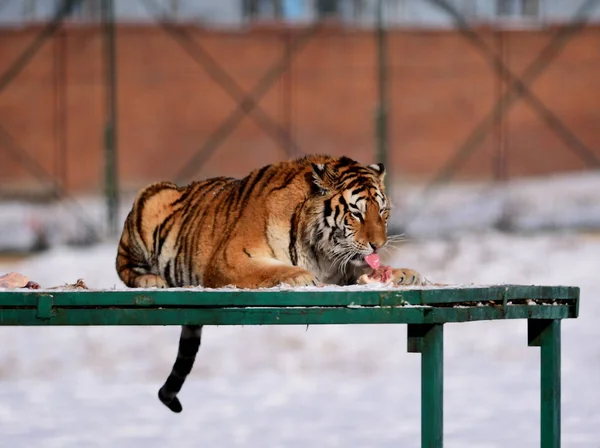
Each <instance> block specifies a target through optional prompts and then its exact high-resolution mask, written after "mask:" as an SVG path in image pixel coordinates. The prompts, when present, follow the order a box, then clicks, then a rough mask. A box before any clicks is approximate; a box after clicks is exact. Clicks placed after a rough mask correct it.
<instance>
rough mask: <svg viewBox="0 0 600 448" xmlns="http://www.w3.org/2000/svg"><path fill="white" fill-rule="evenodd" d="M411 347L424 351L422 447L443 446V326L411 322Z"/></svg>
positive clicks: (422, 365)
mask: <svg viewBox="0 0 600 448" xmlns="http://www.w3.org/2000/svg"><path fill="white" fill-rule="evenodd" d="M407 342H408V351H409V352H410V353H421V447H422V448H441V447H442V446H443V443H444V442H443V435H444V327H443V324H409V325H408V340H407Z"/></svg>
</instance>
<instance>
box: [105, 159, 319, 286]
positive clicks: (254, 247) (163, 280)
mask: <svg viewBox="0 0 600 448" xmlns="http://www.w3.org/2000/svg"><path fill="white" fill-rule="evenodd" d="M325 160H327V158H325V157H322V156H318V157H312V158H306V159H301V161H291V162H282V163H280V164H275V165H268V166H265V167H263V168H261V169H259V170H255V171H253V172H252V173H250V174H249V175H248V176H247V177H245V178H244V179H241V180H236V179H232V178H225V177H220V178H213V179H208V180H205V181H202V182H195V183H193V184H191V185H189V186H187V187H177V186H176V185H174V184H172V183H169V182H162V183H156V184H152V185H150V186H148V187H146V188H145V189H143V190H142V191H141V192H140V193H139V194H138V197H137V198H136V200H135V203H134V205H133V207H132V210H131V212H130V214H129V215H128V217H127V219H126V222H125V226H124V229H123V233H122V236H121V242H120V245H119V251H118V255H117V272H118V273H119V276H120V278H121V279H122V280H123V282H124V283H125V284H126V285H128V286H130V287H153V286H158V287H165V286H189V285H202V286H206V287H220V286H226V285H228V284H233V285H236V286H239V287H260V286H272V285H273V280H280V281H285V280H289V281H291V282H292V283H293V284H295V283H296V282H295V281H294V273H296V274H298V275H300V276H301V277H302V276H306V272H304V271H300V270H298V269H296V270H295V272H293V271H294V270H292V271H290V269H289V267H290V266H292V265H293V263H294V261H295V260H293V259H292V258H294V256H293V252H294V250H293V248H292V255H290V235H291V234H293V232H294V231H295V230H296V229H292V226H294V225H297V224H298V222H293V221H292V219H291V218H292V215H293V214H294V211H296V206H297V204H298V203H302V201H304V200H305V199H306V197H307V196H308V195H309V194H310V184H307V182H306V179H305V177H306V174H307V173H308V171H309V169H310V166H311V163H313V162H316V161H320V162H323V161H325ZM296 221H298V219H296ZM292 238H293V235H292ZM276 261H279V262H281V263H282V264H286V265H287V266H286V268H287V269H283V270H281V269H280V271H288V272H287V275H286V273H285V272H279V273H278V274H277V273H275V271H277V270H276V269H273V266H274V265H275V264H276V263H275V262H276ZM261 263H262V264H263V265H264V264H270V265H271V267H272V269H269V271H270V272H269V273H267V274H264V273H261V272H260V271H262V269H253V266H254V267H256V265H257V264H261ZM242 268H244V270H245V272H240V271H241V269H242ZM307 283H309V284H310V283H314V281H313V280H312V279H311V280H310V281H307Z"/></svg>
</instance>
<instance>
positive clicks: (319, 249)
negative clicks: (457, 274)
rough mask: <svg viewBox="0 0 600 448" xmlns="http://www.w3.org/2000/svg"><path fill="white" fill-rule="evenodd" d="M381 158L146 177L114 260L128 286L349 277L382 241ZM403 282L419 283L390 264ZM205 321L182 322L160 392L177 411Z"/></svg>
mask: <svg viewBox="0 0 600 448" xmlns="http://www.w3.org/2000/svg"><path fill="white" fill-rule="evenodd" d="M384 176H385V168H384V166H383V165H382V164H374V165H369V166H365V165H361V164H360V163H358V162H356V161H354V160H352V159H349V158H347V157H339V158H333V157H329V156H324V155H312V156H306V157H303V158H299V159H295V160H290V161H286V162H281V163H276V164H272V165H267V166H264V167H262V168H260V169H257V170H254V171H252V172H251V173H250V174H249V175H248V176H246V177H245V178H243V179H233V178H226V177H216V178H212V179H207V180H203V181H198V182H194V183H192V184H190V185H187V186H184V187H179V186H177V185H175V184H173V183H170V182H161V183H155V184H152V185H149V186H148V187H146V188H144V189H143V190H142V191H141V192H140V193H139V194H138V196H137V198H136V200H135V202H134V204H133V207H132V209H131V211H130V213H129V215H128V216H127V219H126V221H125V224H124V228H123V233H122V235H121V240H120V242H119V248H118V254H117V259H116V268H117V272H118V274H119V277H120V278H121V279H122V281H123V282H124V283H125V284H126V285H127V286H130V287H179V286H195V285H202V286H204V287H208V288H218V287H223V286H228V285H233V286H236V287H239V288H258V287H272V286H277V285H279V284H281V283H285V284H289V285H292V286H305V285H316V284H337V285H349V284H355V283H356V280H357V279H358V277H359V276H360V275H362V274H364V273H365V272H366V271H367V270H368V266H367V264H366V263H365V261H364V256H365V255H368V254H371V253H373V252H374V251H377V250H378V249H379V248H381V247H382V246H384V245H385V244H386V242H387V221H388V218H389V207H390V203H389V199H388V197H387V195H386V193H385V187H384V184H383V179H384ZM394 276H395V278H396V279H397V280H398V279H399V280H401V283H403V284H416V283H419V282H420V281H421V280H420V276H419V274H418V273H417V272H415V271H413V270H410V269H395V270H394ZM201 332H202V327H200V326H186V327H184V328H183V329H182V333H181V338H180V343H179V353H178V357H177V360H176V362H175V365H174V366H173V370H172V372H171V375H170V376H169V378H168V379H167V381H166V383H165V385H164V386H163V387H162V388H161V390H160V391H159V398H160V399H161V401H162V402H163V403H164V404H165V405H167V406H168V407H169V408H170V409H171V410H173V411H174V412H180V411H181V404H180V403H179V400H178V398H177V396H176V395H177V393H178V392H179V390H180V389H181V386H182V385H183V382H184V381H185V377H186V376H187V375H188V374H189V372H190V371H191V368H192V366H193V363H194V359H195V356H196V352H197V350H198V348H199V345H200V336H201Z"/></svg>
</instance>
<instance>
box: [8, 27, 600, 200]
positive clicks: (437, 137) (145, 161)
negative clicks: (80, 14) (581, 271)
mask: <svg viewBox="0 0 600 448" xmlns="http://www.w3.org/2000/svg"><path fill="white" fill-rule="evenodd" d="M187 31H188V32H189V33H191V34H192V35H193V36H194V38H195V39H196V40H197V42H198V43H199V44H200V45H201V46H202V48H203V49H204V50H205V51H206V54H207V55H209V56H210V57H211V58H213V59H214V60H215V61H216V62H217V63H218V64H219V65H220V66H221V67H222V68H223V69H224V70H225V71H226V72H227V73H228V74H229V75H230V76H231V78H232V79H233V80H234V81H235V83H237V84H239V86H240V87H241V88H242V89H244V90H245V91H247V90H250V89H251V88H252V87H253V86H254V85H255V84H256V83H257V82H258V80H259V79H261V77H262V76H263V75H264V73H266V72H267V71H268V70H269V69H270V68H271V66H272V65H273V64H274V63H275V62H276V61H278V60H280V59H281V58H282V57H283V55H284V52H285V49H286V46H285V42H286V39H290V38H292V37H293V36H292V34H294V33H297V32H301V31H294V32H292V31H289V30H287V31H286V30H278V29H262V30H253V31H248V32H223V31H221V32H219V31H206V30H198V29H192V28H190V29H188V30H187ZM38 32H39V28H28V29H23V30H2V31H1V32H0V73H1V72H4V71H5V70H7V69H8V67H9V66H10V64H11V62H12V61H14V60H15V58H16V57H17V56H18V55H19V54H20V52H21V51H22V50H23V49H24V48H25V46H26V44H27V43H28V42H30V41H31V39H32V38H33V36H34V35H35V34H36V33H38ZM479 32H480V33H481V35H482V36H483V37H484V39H485V41H486V42H487V43H488V44H489V45H490V46H492V47H494V48H496V49H497V50H498V51H499V52H501V53H502V55H503V58H504V60H505V62H506V63H507V64H508V65H509V67H510V68H511V70H512V71H513V72H515V73H517V74H520V73H522V72H523V70H524V69H525V67H526V66H527V65H528V64H529V63H530V62H531V61H532V60H533V59H535V58H536V57H537V55H538V53H539V51H540V50H541V48H542V47H544V46H545V45H546V44H547V42H548V41H549V38H550V37H551V35H552V34H553V33H555V32H556V30H552V29H549V30H542V31H540V30H538V31H535V30H531V31H510V32H505V33H504V34H502V35H499V34H494V33H493V32H492V31H490V30H485V29H484V30H479ZM117 42H118V43H117V45H118V55H117V66H118V116H119V123H118V126H119V132H118V143H119V174H120V178H121V184H122V186H123V188H124V189H131V188H138V187H139V186H140V185H142V184H144V183H147V182H150V181H153V180H158V179H174V178H175V176H176V175H177V173H178V172H180V170H181V169H182V168H183V167H184V166H186V164H187V163H188V161H189V160H190V159H191V158H192V156H193V154H194V153H195V152H196V151H197V150H198V149H199V148H200V147H202V145H203V144H204V143H205V142H206V141H207V140H208V138H209V136H210V135H211V134H212V133H214V132H215V131H216V130H217V128H218V127H219V126H220V125H221V124H222V122H223V120H224V119H225V118H226V117H227V116H228V115H229V114H231V113H232V111H233V110H234V109H235V107H236V102H235V101H234V100H233V99H232V98H231V97H230V96H229V95H228V94H227V93H226V91H225V90H224V89H223V88H222V87H221V86H220V85H219V84H218V83H216V82H215V81H214V80H213V79H212V78H211V76H210V74H209V72H207V70H206V69H204V68H203V67H202V66H201V65H199V64H198V63H197V62H195V61H194V60H193V59H192V58H191V57H190V55H189V54H187V53H186V52H185V51H184V50H183V49H182V47H181V46H180V45H178V44H177V42H176V41H174V40H173V39H172V38H171V37H170V36H168V35H167V34H166V33H165V32H164V31H162V30H161V29H159V28H156V27H146V26H121V27H119V28H118V35H117ZM102 44H103V41H102V35H101V31H100V29H98V28H80V27H79V28H77V27H71V28H66V29H63V30H62V31H61V32H60V33H59V34H58V35H57V36H56V37H54V38H52V39H49V40H48V41H46V43H45V44H44V46H43V48H42V49H41V50H40V51H39V52H38V54H37V55H36V56H35V57H34V58H33V60H32V61H31V62H30V63H29V64H28V65H27V66H26V67H25V69H24V70H23V71H22V72H21V73H20V74H19V75H18V76H17V77H16V78H15V79H14V80H13V82H12V83H11V84H9V85H8V86H7V87H6V88H5V89H4V90H3V91H2V92H0V126H2V127H3V128H4V129H6V130H7V131H8V132H9V134H10V135H11V136H12V137H13V138H14V141H15V142H16V144H17V145H18V146H19V147H21V148H22V150H23V151H25V152H26V154H27V157H28V158H31V159H32V160H35V163H37V164H38V165H39V166H41V167H43V169H44V170H45V171H46V172H47V173H48V174H49V175H50V178H54V179H57V180H58V181H59V182H60V183H63V184H64V185H65V186H66V187H67V188H68V189H69V190H70V191H76V192H94V191H99V189H101V188H102V184H103V170H104V165H103V141H102V139H103V117H104V108H105V101H104V100H105V90H104V87H103V85H104V78H103V76H104V75H103V71H102V67H103V53H102ZM598 48H600V29H599V28H594V27H590V28H587V29H585V30H584V31H583V32H582V33H580V34H579V35H577V36H576V37H575V38H574V39H573V40H571V41H570V42H569V43H568V44H567V45H566V46H565V48H564V49H563V50H562V51H561V52H560V53H559V54H558V56H557V57H556V58H555V60H554V61H553V62H551V63H550V65H549V66H548V69H547V70H546V71H545V72H544V73H542V74H541V76H540V77H539V79H538V80H537V81H536V82H535V83H534V84H533V86H532V91H533V92H534V93H535V94H536V95H537V96H538V98H540V99H541V101H543V103H544V104H545V105H546V106H547V107H548V108H549V109H550V110H552V111H553V112H554V113H555V114H556V115H557V116H558V117H559V118H560V119H561V120H562V121H563V122H564V123H565V124H566V125H567V126H568V127H569V128H570V129H571V130H572V131H573V132H574V133H575V135H576V136H577V137H578V138H579V139H580V140H581V141H582V142H584V143H585V145H587V146H588V147H590V148H592V149H593V150H594V151H595V155H596V157H598V158H600V125H599V124H598V123H599V122H600V112H599V111H600V108H599V101H600V100H599V98H600V75H599V73H600V53H599V52H598ZM376 57H377V55H376V46H375V37H374V35H373V33H372V32H368V31H356V30H344V29H335V28H327V29H323V30H321V31H319V32H318V33H316V34H315V35H314V36H313V37H312V38H311V39H310V41H309V43H308V44H307V45H306V47H305V48H303V49H302V50H301V51H300V52H299V53H298V54H297V56H296V57H295V58H294V59H293V63H292V64H291V67H290V70H289V71H288V72H286V74H284V75H283V76H282V77H280V78H279V79H278V80H277V81H276V82H275V83H274V84H273V86H272V88H271V89H270V90H269V91H268V92H267V93H266V94H265V96H264V98H263V99H262V100H261V101H260V108H261V110H262V111H263V112H264V113H265V114H267V115H269V116H271V117H273V120H275V121H276V122H277V123H280V124H281V125H282V127H283V129H284V130H285V131H286V132H290V133H291V136H292V138H293V139H294V140H295V141H296V142H297V144H298V146H299V147H300V148H301V150H302V151H303V152H305V153H311V152H327V153H330V154H335V155H337V154H347V155H349V156H351V157H355V158H358V159H360V160H362V161H365V162H370V161H374V148H375V128H374V117H375V111H376V106H377V83H376V81H377V78H376ZM389 57H390V72H389V89H390V100H391V101H390V121H389V125H390V151H391V164H390V165H391V166H390V169H391V170H392V172H393V174H394V175H396V176H402V177H407V178H415V179H422V180H427V179H430V178H432V177H433V176H434V175H435V173H436V172H438V170H440V169H441V167H442V166H444V164H446V163H447V161H448V160H449V159H450V158H451V157H452V156H453V155H454V154H455V153H456V151H457V148H458V147H459V146H460V145H461V143H463V142H464V141H465V139H466V138H467V137H468V135H469V134H470V133H471V131H472V129H473V128H474V127H475V126H476V125H477V124H478V123H479V122H480V121H481V120H482V119H483V117H484V116H485V115H486V114H487V113H488V112H489V111H490V110H491V108H492V107H493V105H494V104H495V102H496V101H497V99H498V96H499V94H500V93H501V91H505V90H506V89H505V87H503V86H502V85H501V84H500V83H499V82H498V80H497V78H496V77H495V76H494V75H493V71H492V69H491V68H490V66H489V64H488V63H487V62H486V61H485V59H484V58H483V57H482V56H481V55H480V54H479V53H478V52H477V51H476V50H475V49H474V47H473V46H472V45H470V44H469V43H468V42H467V41H466V40H465V39H464V38H462V37H461V36H460V35H459V34H458V33H457V32H456V31H418V30H415V31H407V30H404V31H392V32H390V34H389ZM61 70H63V73H62V74H61ZM63 82H64V84H63ZM501 89H502V90H501ZM61 102H64V104H65V107H64V109H63V108H62V107H61ZM63 117H64V119H63ZM506 117H507V118H506V120H505V122H504V124H503V129H502V132H500V130H499V129H496V130H495V131H494V132H490V133H489V134H488V135H487V137H486V138H485V139H484V140H483V142H482V144H481V145H480V146H479V147H478V148H477V150H476V151H474V153H473V154H472V156H471V157H470V158H469V159H468V160H467V161H466V163H464V165H462V166H461V167H460V169H459V170H458V171H457V174H456V178H460V179H486V178H491V177H492V176H493V172H494V163H495V160H496V159H495V154H497V150H498V148H499V145H500V142H501V141H502V142H504V145H505V146H504V147H505V149H506V162H507V169H508V175H509V176H510V177H519V176H530V175H545V174H549V173H557V172H566V171H573V170H579V169H583V168H585V167H586V165H585V164H584V163H583V162H582V161H581V159H580V158H578V156H577V155H575V153H574V152H573V151H571V150H570V149H569V147H568V146H567V145H566V144H565V143H564V142H563V141H562V140H560V139H559V138H558V137H557V136H556V134H555V133H554V132H553V130H552V129H551V128H550V127H548V126H547V125H546V124H544V123H543V121H542V120H540V118H538V116H537V115H536V113H535V112H534V111H533V110H532V109H531V108H530V107H529V106H528V105H527V103H526V102H524V101H523V100H520V101H518V102H517V103H515V105H514V107H513V108H512V109H511V111H510V112H509V113H508V114H507V116H506ZM63 140H64V144H62V141H63ZM11 147H12V145H9V144H8V143H7V141H6V138H5V135H4V134H2V133H1V132H0V190H7V189H16V190H19V189H36V188H47V186H48V183H47V182H46V181H44V179H43V178H42V176H41V175H40V174H39V173H37V174H34V175H32V174H31V173H30V170H28V169H26V168H25V164H24V162H23V160H22V159H21V160H20V159H18V158H17V157H15V155H14V154H11V153H10V152H9V151H8V149H10V148H11ZM21 157H22V155H21ZM285 157H286V155H285V151H284V149H283V147H282V146H281V145H280V144H278V143H277V142H275V141H274V140H273V139H272V138H271V137H270V136H269V135H268V134H267V133H266V132H265V131H264V130H263V129H262V128H261V127H260V126H259V124H257V122H256V121H255V120H253V119H252V118H249V117H244V118H243V119H242V120H241V122H240V125H239V126H237V127H236V128H235V131H234V132H233V133H232V134H231V135H228V136H227V137H226V138H225V139H224V140H223V143H222V144H221V145H220V146H219V147H218V149H217V151H216V152H214V153H213V154H212V156H211V157H209V158H208V160H207V162H206V163H205V164H204V166H203V167H202V168H201V169H200V170H198V171H197V172H196V177H206V176H212V175H233V176H241V175H243V174H244V173H246V172H247V171H248V170H249V169H251V168H254V167H257V166H260V165H263V164H266V163H270V162H273V161H276V160H280V159H282V158H285Z"/></svg>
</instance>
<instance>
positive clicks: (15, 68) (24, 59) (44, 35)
mask: <svg viewBox="0 0 600 448" xmlns="http://www.w3.org/2000/svg"><path fill="white" fill-rule="evenodd" d="M80 1H82V0H64V1H63V2H62V4H61V6H60V8H58V10H57V11H56V13H55V14H54V17H53V18H52V20H51V21H50V22H49V23H48V24H47V25H46V26H45V27H44V28H43V29H42V30H41V31H40V32H39V34H38V35H37V36H36V37H35V38H34V39H33V40H32V41H31V43H30V44H29V45H28V46H27V48H25V50H24V51H23V52H22V53H21V54H20V55H19V56H18V57H17V59H16V60H15V61H14V62H13V63H12V64H11V65H10V66H9V67H8V69H7V70H6V71H5V72H4V73H2V74H1V75H0V92H2V90H4V89H5V88H6V86H8V85H9V84H10V83H11V82H12V81H13V79H15V78H16V77H17V76H18V75H19V73H21V71H22V70H23V69H24V68H25V66H26V65H27V64H28V63H29V61H31V59H33V57H34V56H35V55H36V53H37V52H38V51H39V49H40V48H42V46H43V45H44V43H45V42H46V40H47V39H48V38H49V37H51V36H52V35H53V34H54V33H56V31H57V30H58V29H59V28H60V26H61V24H62V21H63V19H64V18H65V17H67V16H68V15H69V14H70V13H71V10H72V9H73V7H74V6H76V5H77V3H79V2H80Z"/></svg>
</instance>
